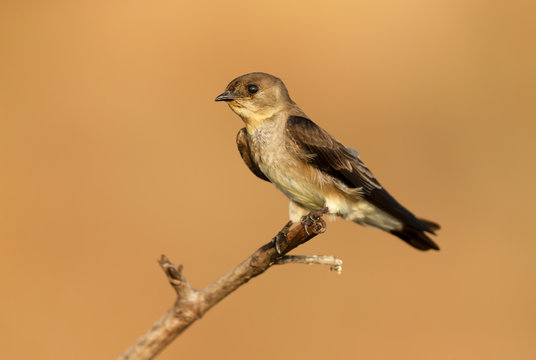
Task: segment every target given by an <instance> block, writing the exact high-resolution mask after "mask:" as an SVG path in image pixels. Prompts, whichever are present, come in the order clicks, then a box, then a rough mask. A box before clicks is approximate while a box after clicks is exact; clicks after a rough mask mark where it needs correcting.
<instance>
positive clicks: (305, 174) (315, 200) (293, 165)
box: [248, 127, 330, 209]
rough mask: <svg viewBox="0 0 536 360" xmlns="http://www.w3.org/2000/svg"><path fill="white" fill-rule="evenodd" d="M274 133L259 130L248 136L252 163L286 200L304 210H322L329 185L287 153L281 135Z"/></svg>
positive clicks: (304, 164)
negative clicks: (300, 205)
mask: <svg viewBox="0 0 536 360" xmlns="http://www.w3.org/2000/svg"><path fill="white" fill-rule="evenodd" d="M277 130H278V129H277V128H275V129H274V128H270V127H267V128H261V129H257V131H256V132H255V133H254V134H253V136H251V135H248V142H249V146H250V149H251V154H252V157H253V160H254V161H255V163H256V164H257V166H258V167H259V169H260V170H261V171H262V172H263V174H264V175H266V177H267V178H268V179H270V181H271V182H272V183H273V184H274V185H275V186H276V187H277V188H278V189H279V190H281V191H282V192H283V193H284V194H285V195H286V196H287V197H288V198H290V199H292V200H294V201H295V202H297V203H300V204H302V205H303V206H305V207H306V208H308V209H320V208H323V207H324V206H325V202H326V200H325V197H326V191H328V189H329V188H330V186H329V184H327V183H326V179H325V178H324V177H323V175H322V173H321V172H320V171H319V170H317V169H316V168H314V167H312V166H311V165H309V164H307V163H305V162H303V161H302V160H301V159H299V158H297V157H296V156H295V155H294V154H293V153H292V152H291V151H289V150H288V148H287V144H286V137H285V134H284V132H280V131H277Z"/></svg>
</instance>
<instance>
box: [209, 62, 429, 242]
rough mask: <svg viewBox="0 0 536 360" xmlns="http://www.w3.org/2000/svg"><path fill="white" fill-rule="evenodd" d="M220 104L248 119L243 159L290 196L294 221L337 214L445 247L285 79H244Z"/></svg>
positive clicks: (240, 141) (241, 140) (241, 139)
mask: <svg viewBox="0 0 536 360" xmlns="http://www.w3.org/2000/svg"><path fill="white" fill-rule="evenodd" d="M215 101H223V102H226V103H227V104H228V105H229V107H230V108H231V110H232V111H233V112H234V113H236V114H237V115H238V116H239V117H240V118H241V119H242V121H243V122H244V124H245V127H244V128H242V129H240V131H239V132H238V135H237V138H236V142H237V146H238V150H239V152H240V155H241V156H242V159H243V160H244V162H245V164H246V165H247V166H248V168H249V169H250V170H251V171H252V172H253V174H255V175H256V176H257V177H258V178H260V179H262V180H265V181H268V182H271V183H272V184H274V185H275V186H276V187H277V188H278V189H279V190H281V191H282V192H283V194H285V195H286V196H287V197H288V198H289V199H290V204H289V217H290V221H291V222H293V223H297V222H299V221H300V220H301V219H302V217H303V216H306V215H307V214H308V213H310V212H311V211H321V210H322V209H326V210H325V211H327V212H328V214H329V215H333V216H338V217H342V218H343V219H346V220H350V221H353V222H354V223H357V224H360V225H369V226H373V227H376V228H378V229H381V230H384V231H386V232H389V233H391V234H393V235H395V236H397V237H399V238H400V239H402V240H404V241H405V242H406V243H408V244H409V245H411V246H413V247H414V248H416V249H419V250H429V249H434V250H439V247H438V246H437V244H436V243H435V242H434V241H433V240H432V239H431V238H430V237H429V235H430V234H434V235H435V232H434V231H435V230H438V229H439V225H438V224H436V223H435V222H432V221H429V220H424V219H420V218H417V217H416V216H415V215H413V214H412V213H411V212H410V211H409V210H407V209H406V208H405V207H404V206H402V205H401V204H400V203H399V202H398V201H396V200H395V199H394V198H393V197H392V196H391V195H390V194H389V193H388V192H387V190H385V188H384V187H383V186H382V185H381V184H380V182H379V181H378V180H377V179H376V178H375V176H374V175H373V174H372V172H371V171H370V170H369V169H368V168H367V167H366V166H365V164H364V163H363V161H361V159H360V156H359V153H358V152H357V151H356V150H354V149H353V148H350V147H346V146H344V145H343V144H341V143H340V142H339V141H337V139H335V138H334V137H333V136H331V135H330V134H329V133H328V132H326V131H325V130H323V129H322V128H320V127H319V126H318V125H317V124H315V123H314V122H313V121H312V120H311V119H309V117H307V115H306V114H305V113H304V112H303V111H302V110H301V109H300V108H299V107H298V105H297V104H296V103H295V102H294V101H292V99H291V98H290V96H289V93H288V90H287V88H286V86H285V84H284V83H283V82H282V81H281V80H280V79H279V78H277V77H275V76H272V75H270V74H266V73H260V72H255V73H249V74H246V75H242V76H240V77H237V78H236V79H234V80H232V81H231V82H230V83H229V85H227V87H226V89H225V92H224V93H222V94H220V95H218V96H217V97H216V99H215Z"/></svg>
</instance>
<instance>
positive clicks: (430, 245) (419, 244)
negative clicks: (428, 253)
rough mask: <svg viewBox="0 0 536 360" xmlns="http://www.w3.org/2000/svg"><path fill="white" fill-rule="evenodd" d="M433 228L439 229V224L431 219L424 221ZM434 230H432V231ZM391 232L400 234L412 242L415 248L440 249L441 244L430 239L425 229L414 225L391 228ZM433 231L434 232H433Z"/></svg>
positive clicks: (402, 237) (396, 234) (399, 235)
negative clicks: (399, 228) (398, 228)
mask: <svg viewBox="0 0 536 360" xmlns="http://www.w3.org/2000/svg"><path fill="white" fill-rule="evenodd" d="M421 221H422V220H421ZM423 222H424V223H425V224H426V225H427V226H428V227H429V228H430V229H431V230H437V229H439V225H437V224H436V223H433V222H431V221H426V220H425V221H423ZM431 232H432V231H431ZM390 233H391V234H393V235H395V236H398V237H399V238H401V239H402V240H404V241H405V242H406V243H408V244H410V245H411V246H413V247H414V248H417V249H419V250H423V251H424V250H430V249H434V250H439V246H437V244H436V243H435V242H434V241H433V240H432V239H430V238H429V237H428V236H427V235H426V234H425V233H424V231H423V230H420V229H415V228H412V227H407V226H405V227H403V228H402V229H401V230H391V231H390ZM432 233H433V232H432Z"/></svg>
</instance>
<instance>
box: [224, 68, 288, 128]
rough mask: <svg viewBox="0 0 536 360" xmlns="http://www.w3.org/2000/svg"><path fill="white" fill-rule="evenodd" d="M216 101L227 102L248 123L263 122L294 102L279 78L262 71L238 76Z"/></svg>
mask: <svg viewBox="0 0 536 360" xmlns="http://www.w3.org/2000/svg"><path fill="white" fill-rule="evenodd" d="M215 101H225V102H227V104H228V105H229V107H230V108H231V110H233V111H234V112H235V113H236V114H237V115H238V116H240V117H241V118H242V119H243V120H244V121H245V122H246V123H248V122H252V121H253V122H262V121H264V120H265V119H268V118H270V117H272V116H273V115H274V114H275V113H277V112H278V111H281V110H282V109H284V108H285V107H286V106H288V105H289V104H294V103H293V102H292V100H291V99H290V97H289V95H288V91H287V88H286V87H285V84H283V82H282V81H281V80H280V79H279V78H276V77H275V76H272V75H270V74H265V73H260V72H255V73H249V74H246V75H242V76H239V77H237V78H236V79H234V80H233V81H231V82H230V83H229V85H227V87H226V88H225V92H224V93H223V94H221V95H218V96H217V97H216V99H215Z"/></svg>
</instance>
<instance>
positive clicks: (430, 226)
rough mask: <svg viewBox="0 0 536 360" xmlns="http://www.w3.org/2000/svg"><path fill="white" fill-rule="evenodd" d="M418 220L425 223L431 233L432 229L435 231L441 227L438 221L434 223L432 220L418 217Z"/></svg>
mask: <svg viewBox="0 0 536 360" xmlns="http://www.w3.org/2000/svg"><path fill="white" fill-rule="evenodd" d="M419 221H420V222H422V223H423V224H424V225H426V226H427V227H428V229H430V230H431V231H430V232H431V233H432V234H433V233H434V231H437V230H439V229H441V226H439V224H438V223H435V222H433V221H430V220H426V219H419Z"/></svg>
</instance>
